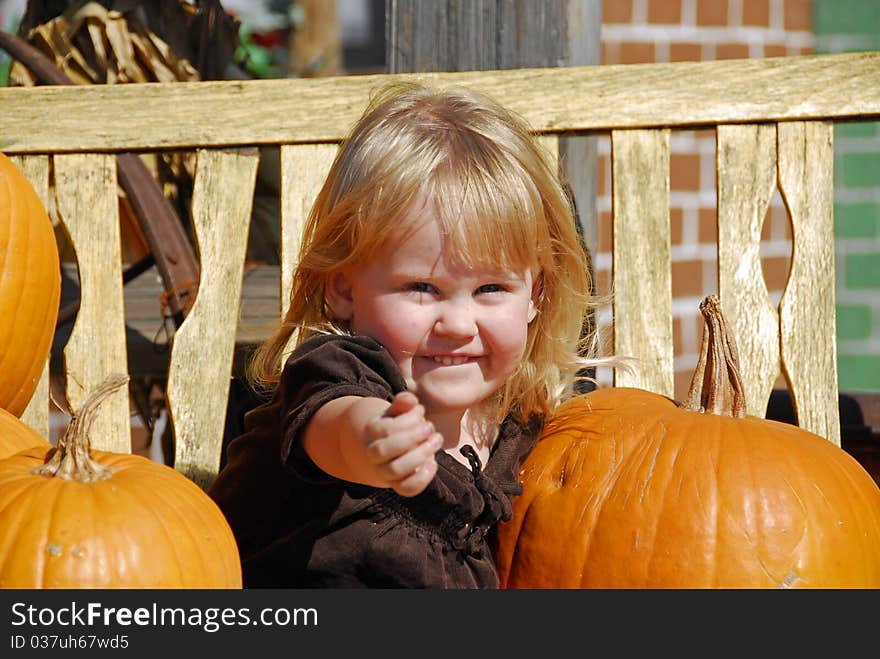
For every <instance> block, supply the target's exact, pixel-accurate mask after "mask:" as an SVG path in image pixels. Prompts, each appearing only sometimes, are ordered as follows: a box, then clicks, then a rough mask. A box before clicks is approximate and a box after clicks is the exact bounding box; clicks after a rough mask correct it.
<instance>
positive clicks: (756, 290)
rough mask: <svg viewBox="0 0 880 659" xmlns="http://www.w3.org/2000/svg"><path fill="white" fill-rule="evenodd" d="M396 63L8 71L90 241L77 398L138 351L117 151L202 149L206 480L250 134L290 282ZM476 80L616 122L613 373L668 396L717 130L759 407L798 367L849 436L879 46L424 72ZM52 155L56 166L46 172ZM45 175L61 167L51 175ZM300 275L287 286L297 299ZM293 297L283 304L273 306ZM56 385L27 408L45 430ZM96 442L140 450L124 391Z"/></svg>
mask: <svg viewBox="0 0 880 659" xmlns="http://www.w3.org/2000/svg"><path fill="white" fill-rule="evenodd" d="M388 77H390V76H380V75H372V76H348V77H335V78H319V79H279V80H254V81H234V82H226V81H223V82H199V83H173V84H138V85H134V84H132V85H115V86H98V85H95V86H68V87H34V88H4V89H0V107H2V108H3V112H2V119H0V150H2V151H4V152H5V153H7V154H9V155H14V156H15V157H17V159H18V162H19V163H20V164H21V166H22V167H23V168H24V169H25V170H26V172H27V173H28V176H29V177H30V178H31V180H32V181H33V182H34V184H35V186H36V188H37V190H38V191H39V192H40V193H41V194H42V195H44V198H48V195H49V190H50V189H51V190H52V191H53V193H54V194H55V195H56V200H55V204H56V206H57V209H58V212H59V214H60V217H61V218H62V220H63V223H64V225H65V227H66V229H67V231H68V232H69V234H70V238H71V242H72V244H73V246H74V248H75V250H76V254H77V258H78V262H79V273H80V278H81V291H82V296H81V299H82V304H81V308H80V311H79V315H78V317H77V320H76V323H75V326H74V327H73V329H72V331H71V334H70V338H69V341H68V343H67V345H66V347H65V348H64V358H65V365H64V368H65V371H66V376H67V378H66V379H67V395H68V398H69V400H70V403H71V404H72V405H73V406H78V405H79V404H80V403H81V402H82V400H83V399H84V397H85V396H86V394H87V392H89V391H90V390H91V389H92V388H93V387H95V386H96V385H97V384H98V383H99V382H100V381H101V380H103V379H104V377H106V376H107V375H108V374H109V373H111V372H115V371H125V370H126V368H127V361H126V349H127V346H126V341H125V322H126V319H125V317H124V304H123V284H122V269H121V268H122V266H121V259H120V248H119V245H120V238H119V235H120V234H119V219H118V204H117V174H116V168H115V162H114V157H113V154H114V153H116V152H122V151H135V152H140V151H152V150H171V149H197V150H198V164H197V170H196V178H195V184H194V195H193V202H192V203H193V212H192V214H193V218H194V225H195V230H196V234H197V239H198V251H199V253H200V260H201V282H200V285H199V290H198V296H197V298H196V301H195V304H194V306H193V307H192V309H191V311H190V312H189V315H188V316H187V318H186V320H185V322H184V323H183V325H182V326H181V327H180V328H179V330H178V331H177V333H176V335H175V336H174V341H173V347H172V351H171V353H170V364H169V366H168V372H167V403H168V408H169V412H170V418H171V421H172V423H173V429H174V433H175V457H174V465H175V468H176V469H178V470H179V471H181V472H182V473H184V474H186V475H187V476H189V477H190V478H192V479H193V480H195V481H196V482H198V483H199V484H201V485H202V486H206V485H207V484H209V483H210V482H211V481H212V480H213V478H214V476H215V475H216V471H217V468H218V464H219V461H220V451H221V443H222V438H223V431H224V416H225V409H226V405H227V397H228V392H229V384H230V373H231V368H232V362H233V353H234V350H235V346H236V335H237V327H238V323H239V314H240V309H241V298H242V295H241V293H242V276H243V268H244V262H245V248H246V243H247V235H248V223H249V219H250V211H251V199H252V194H253V190H254V183H255V175H256V171H257V163H258V151H257V149H255V148H253V147H259V146H263V145H280V159H281V227H280V235H281V239H280V249H281V263H282V266H281V268H280V274H279V275H278V279H279V282H280V289H281V291H286V290H287V289H288V286H289V282H290V277H291V270H292V267H293V264H294V259H295V255H296V253H297V246H298V241H299V237H300V232H301V227H302V225H303V221H304V220H305V218H306V215H307V213H308V211H309V207H310V203H311V201H312V199H313V198H314V196H315V194H316V191H317V190H318V188H319V186H320V185H321V182H322V180H323V178H324V175H325V173H326V171H327V169H328V167H329V165H330V163H331V160H332V158H333V157H334V154H335V152H336V148H337V143H338V141H339V140H340V139H341V138H342V137H343V136H344V134H345V133H346V131H347V129H348V128H349V126H350V125H351V124H352V123H353V122H354V121H355V119H356V118H357V117H358V115H359V114H360V112H361V110H362V109H363V107H364V105H365V103H366V101H367V98H368V95H369V93H370V91H371V90H372V89H374V88H375V87H376V86H377V85H380V84H381V83H383V82H384V81H385V80H386V79H387V78H388ZM395 77H416V78H422V79H427V80H431V81H435V82H438V83H450V84H463V85H468V86H472V87H475V88H478V89H481V90H483V91H485V92H488V93H489V94H490V95H492V96H493V97H495V98H496V99H498V100H499V101H501V102H502V103H503V104H505V105H507V106H509V107H510V108H512V109H513V110H515V111H518V112H519V113H521V114H522V115H523V116H525V117H526V119H527V120H528V121H529V122H530V123H531V125H532V126H533V127H534V129H535V130H536V132H538V133H539V134H540V135H541V139H543V140H544V142H545V143H546V145H547V146H548V147H549V148H550V149H551V150H553V151H556V148H555V145H556V143H557V138H558V136H560V135H564V134H587V133H591V132H592V133H604V134H609V133H610V138H611V144H612V162H613V185H612V188H613V200H614V201H613V225H614V227H613V230H614V235H615V236H619V237H620V239H619V240H614V246H613V286H614V291H615V298H614V304H613V319H614V349H615V351H616V352H618V353H619V354H624V355H631V356H634V357H636V358H637V359H638V360H639V371H638V373H637V374H635V375H627V374H626V373H617V374H616V377H615V384H616V385H627V386H639V387H643V388H646V389H650V390H653V391H657V392H659V393H662V394H666V395H669V396H672V395H673V345H672V293H671V266H670V263H671V262H670V223H669V142H670V131H673V130H676V129H692V128H703V129H705V128H712V129H715V130H716V134H717V186H718V293H719V296H720V298H721V302H722V306H723V307H724V309H725V312H726V314H727V316H728V317H729V319H730V320H731V322H732V324H733V326H734V330H735V332H736V336H737V337H738V341H739V347H740V353H741V358H742V365H743V371H744V373H743V375H744V379H745V382H746V386H747V388H748V392H749V397H748V407H749V409H750V410H752V411H754V410H764V409H765V407H766V403H767V400H768V397H769V395H770V391H771V389H772V387H773V384H774V382H775V381H776V379H777V377H778V375H779V373H780V372H781V371H784V373H785V374H786V376H787V379H788V381H789V388H790V391H791V395H792V398H793V400H794V403H795V406H796V412H797V419H798V423H799V425H801V426H803V427H805V428H808V429H810V430H812V431H814V432H816V433H818V434H820V435H822V436H824V437H826V438H828V439H829V440H830V441H832V442H835V443H838V444H839V442H840V427H839V426H840V423H839V418H838V408H837V400H838V391H837V365H836V345H835V339H836V337H835V303H834V290H835V289H834V278H835V273H834V251H833V180H834V177H833V162H834V152H833V134H834V133H833V124H834V122H835V121H853V120H877V119H880V53H857V54H843V55H816V56H800V57H791V58H774V59H757V60H729V61H718V62H701V63H674V64H645V65H620V66H591V67H572V68H558V69H522V70H509V71H498V72H469V73H455V74H414V75H412V76H409V75H400V76H395ZM50 172H51V175H52V176H53V177H54V178H53V180H52V181H51V182H50ZM50 183H51V185H50ZM777 186H778V188H779V190H780V191H781V193H782V195H783V198H784V199H785V202H786V205H787V207H788V210H789V214H790V217H791V220H792V229H793V254H792V262H791V276H790V279H789V282H788V284H787V286H786V288H785V290H784V293H783V295H782V298H781V302H780V303H779V305H778V308H776V307H775V306H774V305H773V304H772V303H771V301H770V298H769V295H768V292H767V288H766V286H765V284H764V280H763V277H762V274H761V265H760V257H759V243H760V232H761V224H762V222H763V219H764V217H765V213H766V209H767V206H768V203H769V201H770V197H771V194H772V193H773V191H774V190H775V189H776V187H777ZM285 298H286V295H282V294H280V292H279V299H280V300H282V302H281V305H280V306H281V307H283V306H284V302H283V301H284V300H285ZM283 311H284V309H283V308H279V309H278V313H279V315H280V314H281V313H283ZM47 409H48V401H47V393H46V387H45V384H43V385H42V386H41V388H40V389H39V390H38V393H37V395H36V396H35V397H34V400H33V401H32V404H31V406H30V407H29V409H28V410H27V412H26V419H27V421H28V422H29V423H31V424H32V425H33V426H34V427H35V428H36V429H37V430H39V431H40V432H41V433H43V434H46V433H47V428H48V420H47V414H48V413H47ZM96 438H97V439H96V442H95V443H96V444H97V445H98V446H99V448H104V449H109V450H114V451H119V452H128V451H129V450H130V441H129V439H130V421H129V406H128V400H127V399H126V398H125V397H124V396H122V395H120V396H118V397H117V398H116V399H111V400H110V401H108V403H107V404H106V405H105V406H104V408H103V416H102V417H101V419H100V427H99V428H96Z"/></svg>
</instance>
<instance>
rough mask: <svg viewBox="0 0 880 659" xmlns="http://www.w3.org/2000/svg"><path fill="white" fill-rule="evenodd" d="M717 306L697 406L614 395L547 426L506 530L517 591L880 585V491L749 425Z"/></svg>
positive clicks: (806, 447) (695, 392) (507, 565)
mask: <svg viewBox="0 0 880 659" xmlns="http://www.w3.org/2000/svg"><path fill="white" fill-rule="evenodd" d="M701 310H702V311H703V314H704V316H705V317H706V330H705V333H704V345H703V353H702V354H703V356H702V357H701V360H700V365H701V366H699V367H698V370H697V373H696V374H695V377H694V384H693V385H692V388H691V395H690V396H689V402H688V404H687V405H685V406H680V405H678V404H677V403H675V402H674V401H672V400H670V399H668V398H666V397H663V396H659V395H657V394H654V393H650V392H648V391H644V390H640V389H633V388H617V389H615V388H611V389H600V390H597V391H594V392H592V393H589V394H585V395H583V396H580V397H577V398H575V399H573V400H571V401H569V402H568V403H566V404H564V405H563V406H562V407H561V408H560V410H559V412H558V414H557V415H556V417H555V418H554V419H553V420H552V421H551V422H550V423H549V424H548V425H547V427H546V428H545V430H544V432H543V436H542V438H541V440H540V441H539V442H538V444H537V446H536V448H535V449H534V451H533V452H532V453H531V455H530V456H529V457H528V459H527V460H526V462H525V463H524V466H523V470H522V479H523V482H524V492H523V495H522V496H521V497H519V498H518V499H517V500H516V501H515V503H514V517H513V519H512V520H511V521H510V522H508V523H506V524H502V525H501V526H500V527H499V533H498V538H497V546H496V558H497V562H498V566H499V571H500V575H501V583H502V586H503V587H506V588H653V587H659V588H716V587H718V588H765V587H766V588H775V587H796V588H824V587H832V588H837V587H840V588H847V587H855V588H877V587H880V488H878V486H877V484H876V483H875V482H874V480H873V479H872V478H871V477H870V476H869V475H868V473H867V472H866V471H865V470H864V469H863V468H862V467H861V466H860V465H859V464H858V462H856V461H855V460H854V459H853V458H852V457H851V456H850V455H849V454H847V453H846V452H845V451H843V450H842V449H840V448H839V447H837V446H835V445H834V444H832V443H831V442H829V441H827V440H825V439H823V438H821V437H819V436H818V435H815V434H813V433H811V432H808V431H806V430H804V429H801V428H798V427H796V426H792V425H789V424H783V423H780V422H775V421H769V420H764V419H761V418H757V417H754V416H746V415H745V413H744V409H743V405H744V403H743V395H742V387H741V385H740V381H739V374H738V371H737V365H736V350H735V346H734V345H733V343H732V337H730V336H729V335H728V333H727V327H726V323H725V322H724V319H723V316H721V314H720V309H718V306H717V299H715V298H714V297H711V296H710V298H707V299H706V300H705V301H704V303H703V305H701ZM688 407H689V408H690V409H688Z"/></svg>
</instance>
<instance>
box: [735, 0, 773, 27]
mask: <svg viewBox="0 0 880 659" xmlns="http://www.w3.org/2000/svg"><path fill="white" fill-rule="evenodd" d="M742 24H743V25H754V26H757V27H770V0H747V1H746V2H744V3H743V9H742Z"/></svg>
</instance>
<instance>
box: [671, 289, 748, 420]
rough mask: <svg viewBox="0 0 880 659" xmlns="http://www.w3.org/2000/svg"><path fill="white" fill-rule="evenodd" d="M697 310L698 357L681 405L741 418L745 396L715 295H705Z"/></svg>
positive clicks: (733, 344) (736, 357)
mask: <svg viewBox="0 0 880 659" xmlns="http://www.w3.org/2000/svg"><path fill="white" fill-rule="evenodd" d="M700 312H701V313H702V314H703V320H704V321H705V323H704V324H703V341H702V344H701V346H700V359H699V361H698V362H697V368H696V369H695V370H694V377H693V379H692V380H691V386H690V389H689V391H688V396H687V400H686V401H685V403H684V405H683V407H684V408H685V409H688V410H693V411H695V412H708V413H709V414H718V415H720V416H732V417H738V418H742V417H744V416H745V415H746V398H745V393H744V392H743V386H742V378H740V375H739V353H738V352H737V350H736V342H735V341H734V338H733V333H732V332H731V331H730V327H729V325H728V324H727V319H726V318H725V317H724V314H722V313H721V304H720V303H719V301H718V298H717V297H716V296H714V295H709V296H708V297H706V298H705V299H704V300H703V301H702V302H701V303H700Z"/></svg>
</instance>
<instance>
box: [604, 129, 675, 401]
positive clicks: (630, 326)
mask: <svg viewBox="0 0 880 659" xmlns="http://www.w3.org/2000/svg"><path fill="white" fill-rule="evenodd" d="M611 157H612V172H613V176H614V180H613V183H612V195H613V201H612V205H613V208H614V211H613V214H614V218H613V237H614V239H613V248H612V259H613V261H612V281H613V290H612V295H613V296H614V297H613V313H614V352H615V354H617V355H619V356H622V357H631V358H633V359H634V360H635V361H634V366H635V372H633V373H628V372H626V371H625V370H623V369H617V370H616V371H615V374H614V384H615V385H616V386H621V387H640V388H642V389H647V390H649V391H654V392H656V393H658V394H662V395H664V396H669V397H673V396H674V395H675V380H674V368H673V354H674V351H673V346H672V256H671V246H670V245H671V239H670V229H669V131H668V130H615V131H612V133H611Z"/></svg>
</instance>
